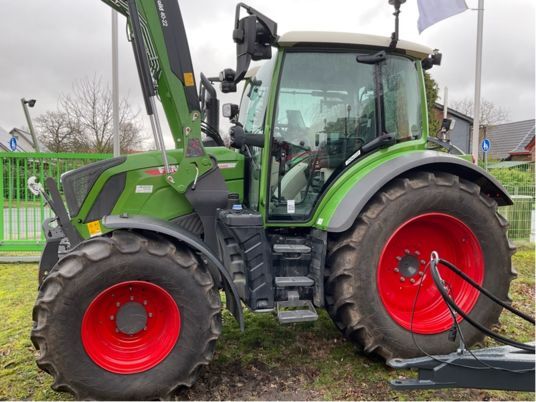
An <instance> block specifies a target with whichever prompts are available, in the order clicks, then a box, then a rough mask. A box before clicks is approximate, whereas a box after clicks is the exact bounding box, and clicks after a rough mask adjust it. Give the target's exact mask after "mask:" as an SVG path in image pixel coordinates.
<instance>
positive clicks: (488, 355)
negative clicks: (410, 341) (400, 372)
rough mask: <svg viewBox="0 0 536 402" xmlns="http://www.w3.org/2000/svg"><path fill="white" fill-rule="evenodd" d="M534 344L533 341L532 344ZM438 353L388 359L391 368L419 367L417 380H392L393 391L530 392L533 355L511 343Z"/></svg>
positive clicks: (532, 378) (532, 385)
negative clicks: (494, 390) (438, 389)
mask: <svg viewBox="0 0 536 402" xmlns="http://www.w3.org/2000/svg"><path fill="white" fill-rule="evenodd" d="M532 345H534V343H532ZM472 353H473V354H474V356H476V357H477V359H478V360H477V359H475V357H474V356H472V355H471V354H470V353H469V352H467V351H464V352H463V353H458V352H455V353H451V354H449V355H442V356H430V357H418V358H415V359H392V360H389V361H388V362H387V364H388V365H389V366H391V367H393V368H395V369H411V368H416V369H418V370H419V375H418V378H417V379H404V380H399V379H397V380H392V381H391V382H390V383H391V386H392V387H393V388H394V389H396V390H410V389H437V388H479V389H498V390H507V391H529V392H534V369H535V367H534V366H535V364H534V362H535V360H534V359H535V356H534V354H532V353H528V352H523V351H520V350H519V349H516V348H513V347H511V346H501V347H496V348H485V349H478V350H474V351H472Z"/></svg>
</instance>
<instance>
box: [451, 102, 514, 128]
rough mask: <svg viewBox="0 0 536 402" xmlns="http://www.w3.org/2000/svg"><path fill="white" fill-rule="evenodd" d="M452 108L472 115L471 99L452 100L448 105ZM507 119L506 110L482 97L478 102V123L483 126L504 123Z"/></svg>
mask: <svg viewBox="0 0 536 402" xmlns="http://www.w3.org/2000/svg"><path fill="white" fill-rule="evenodd" d="M449 107H451V108H452V109H454V110H456V111H458V112H460V113H463V114H465V115H467V116H470V117H474V116H473V110H474V106H473V100H472V99H469V98H465V99H462V100H457V101H453V102H452V103H451V105H449ZM508 119H509V115H508V111H507V110H505V109H503V108H501V107H500V106H497V105H496V104H495V103H493V102H491V101H488V100H486V99H482V102H481V103H480V124H481V125H483V126H490V125H494V124H500V123H505V122H507V121H508Z"/></svg>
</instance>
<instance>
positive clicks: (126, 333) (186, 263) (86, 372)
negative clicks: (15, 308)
mask: <svg viewBox="0 0 536 402" xmlns="http://www.w3.org/2000/svg"><path fill="white" fill-rule="evenodd" d="M127 305H128V307H127ZM122 309H123V310H122ZM220 310H221V302H220V298H219V294H218V292H217V290H216V289H215V287H214V283H213V280H212V277H211V275H210V274H209V273H208V272H207V270H206V269H205V268H204V267H203V266H202V264H200V263H199V261H198V260H197V258H196V257H195V255H194V254H193V253H192V252H191V251H190V250H189V249H188V248H185V247H184V248H182V247H181V248H179V247H176V246H175V245H174V244H172V243H171V242H170V241H168V240H167V239H164V238H162V237H156V236H147V237H145V236H141V235H139V234H136V233H133V232H125V231H117V232H114V233H113V235H112V236H111V237H100V238H95V239H91V240H88V241H86V242H84V243H82V244H80V245H79V246H78V247H77V248H76V249H75V250H73V251H72V252H71V253H70V254H68V255H67V256H65V257H64V258H62V259H61V261H59V262H58V264H57V265H56V266H55V268H54V270H53V271H52V272H51V273H50V274H49V275H48V276H47V277H46V279H45V280H44V282H43V284H42V286H41V288H40V291H39V294H38V297H37V301H36V304H35V306H34V310H33V319H34V327H33V330H32V334H31V338H32V342H33V343H34V345H35V347H36V348H37V349H38V350H39V357H38V358H37V365H38V366H39V367H40V368H41V369H43V370H45V371H46V372H48V373H49V374H51V375H52V376H53V377H54V384H53V386H52V388H53V389H54V390H56V391H63V392H70V393H72V394H73V395H74V396H75V397H76V398H77V399H112V400H123V399H136V400H141V399H159V398H170V397H171V396H172V395H173V394H174V393H175V392H176V390H177V388H179V387H181V386H191V385H192V384H193V383H194V382H195V380H196V378H197V375H198V371H199V369H200V367H201V366H203V365H207V364H208V363H209V362H210V360H211V359H212V356H213V353H214V348H215V345H216V340H217V338H218V336H219V335H220V333H221V316H220ZM140 317H142V318H140ZM114 329H115V330H114ZM133 343H135V346H132V344H133Z"/></svg>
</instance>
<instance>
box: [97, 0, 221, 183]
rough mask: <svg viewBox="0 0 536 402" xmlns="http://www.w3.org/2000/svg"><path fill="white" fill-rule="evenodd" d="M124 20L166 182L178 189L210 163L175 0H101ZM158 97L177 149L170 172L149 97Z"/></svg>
mask: <svg viewBox="0 0 536 402" xmlns="http://www.w3.org/2000/svg"><path fill="white" fill-rule="evenodd" d="M102 1H103V2H104V3H106V4H107V5H109V6H110V7H112V8H113V9H115V10H117V11H118V12H119V13H121V14H122V15H124V16H126V17H127V19H128V26H129V28H130V29H129V31H130V36H131V37H130V39H131V40H132V42H133V48H134V53H135V57H136V64H137V67H138V72H139V76H140V82H141V86H142V90H143V95H144V100H145V106H146V109H147V113H148V114H149V116H150V118H151V125H152V126H153V131H155V140H156V144H157V147H159V148H160V150H161V151H162V154H163V155H162V157H163V163H164V167H165V168H166V171H167V181H168V183H169V184H170V185H171V186H172V187H173V188H174V189H175V190H177V191H178V192H181V193H184V192H186V191H187V189H188V188H189V187H190V186H191V185H192V184H193V183H194V182H196V180H197V178H198V177H200V176H202V175H203V174H205V173H207V172H208V171H209V170H210V169H211V168H212V163H211V161H210V159H209V158H208V156H207V155H206V153H205V151H204V149H203V145H202V140H201V112H200V103H199V97H198V94H197V87H196V84H195V76H194V71H193V66H192V59H191V55H190V49H189V46H188V39H187V36H186V31H185V28H184V22H183V19H182V15H181V12H180V9H179V5H178V2H177V0H102ZM156 96H158V98H159V99H160V101H161V103H162V106H163V109H164V112H165V114H166V118H167V121H168V123H169V127H170V129H171V133H172V136H173V140H174V142H175V147H176V148H177V149H184V153H183V154H182V155H183V156H182V160H181V161H179V164H180V168H179V169H178V171H177V172H171V171H170V170H169V167H168V163H167V155H166V153H165V148H164V142H163V139H162V135H161V130H160V123H159V121H158V116H157V110H156V106H155V103H154V98H155V97H156Z"/></svg>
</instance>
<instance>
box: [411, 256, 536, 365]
mask: <svg viewBox="0 0 536 402" xmlns="http://www.w3.org/2000/svg"><path fill="white" fill-rule="evenodd" d="M428 268H430V261H429V262H428V264H426V266H425V267H424V269H423V274H424V275H423V276H422V277H423V279H424V277H425V275H426V272H427V271H428ZM423 282H424V280H421V282H420V283H419V287H418V288H417V293H416V294H415V299H414V300H413V307H412V309H411V318H410V332H411V339H412V340H413V344H414V345H415V346H416V347H417V349H419V351H420V352H421V353H422V354H423V355H425V356H427V357H428V358H430V359H432V360H434V361H436V362H438V363H441V364H447V365H449V366H453V367H461V368H466V369H467V368H469V369H473V370H499V371H506V372H510V373H525V372H530V371H534V369H526V370H512V369H507V368H503V367H495V366H491V365H489V364H487V363H485V362H483V361H481V360H480V359H479V358H478V357H477V356H476V355H475V354H474V353H473V352H472V351H471V350H470V349H469V348H468V347H467V343H466V341H465V338H464V336H463V332H462V330H461V328H460V325H459V323H458V321H457V320H456V316H455V314H454V311H453V310H452V308H451V307H450V306H449V305H448V304H447V308H448V309H449V311H450V313H451V315H452V317H453V321H454V325H455V326H456V329H457V331H458V333H459V334H460V338H461V340H462V342H463V344H464V346H465V350H467V352H468V353H469V354H470V355H471V356H472V357H473V358H474V359H475V360H476V361H478V362H479V363H480V364H481V365H482V366H483V367H474V366H468V365H465V364H459V363H453V362H451V361H447V360H441V359H439V358H437V357H436V356H434V355H431V354H429V353H428V352H426V351H425V350H424V349H423V348H422V347H421V346H420V345H419V344H418V342H417V339H416V338H415V332H414V331H413V319H414V316H415V308H416V306H417V300H418V298H419V293H420V291H421V287H422V284H423ZM434 283H435V281H434Z"/></svg>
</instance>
